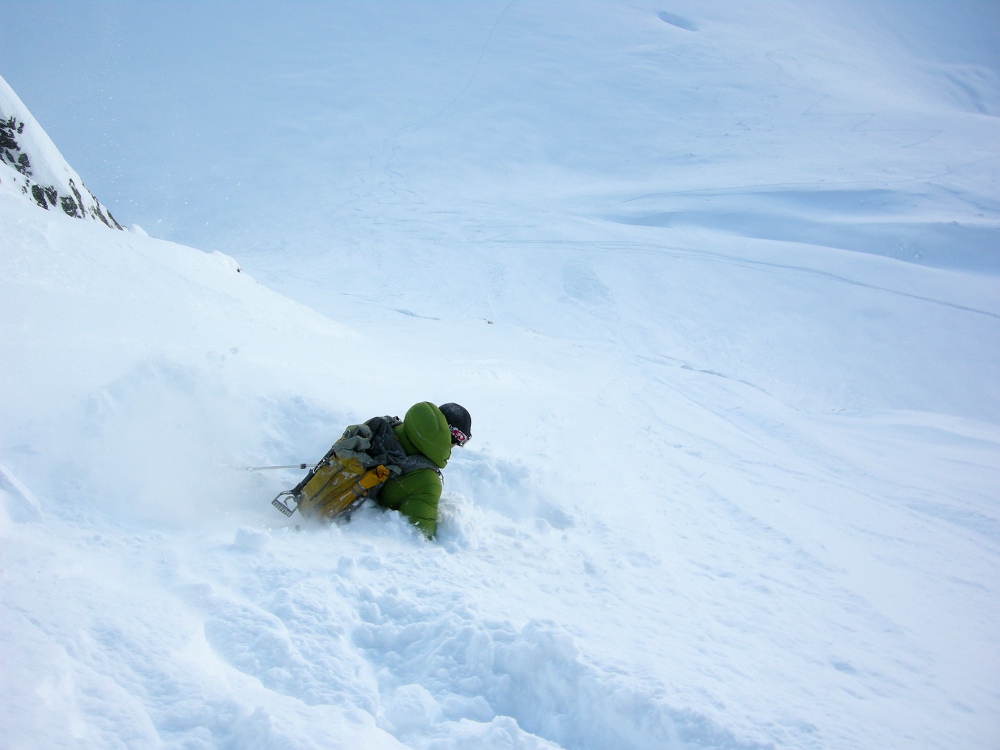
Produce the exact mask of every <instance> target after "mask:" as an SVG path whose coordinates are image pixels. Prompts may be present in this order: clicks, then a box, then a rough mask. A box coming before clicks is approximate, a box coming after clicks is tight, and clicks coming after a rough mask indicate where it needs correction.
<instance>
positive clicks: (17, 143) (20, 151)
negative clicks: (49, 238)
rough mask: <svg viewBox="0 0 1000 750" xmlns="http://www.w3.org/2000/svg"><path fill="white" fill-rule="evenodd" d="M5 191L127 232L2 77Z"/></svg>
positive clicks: (0, 147) (1, 176)
mask: <svg viewBox="0 0 1000 750" xmlns="http://www.w3.org/2000/svg"><path fill="white" fill-rule="evenodd" d="M0 190H7V191H12V192H14V193H20V194H21V195H23V196H26V197H28V198H29V199H30V200H32V201H34V202H35V203H36V204H38V205H39V206H40V207H42V208H44V209H45V210H46V211H48V210H49V209H61V210H62V211H63V212H65V213H66V215H67V216H72V217H73V218H76V219H86V218H91V219H94V220H95V221H100V222H102V223H103V224H105V225H106V226H108V227H112V228H114V229H122V226H121V225H120V224H119V223H118V222H117V221H115V217H114V216H112V215H111V212H110V211H109V210H108V209H107V208H105V207H103V206H101V202H100V201H99V200H97V198H96V197H95V196H94V194H93V193H91V192H90V191H89V190H87V186H86V185H84V184H83V180H82V179H81V178H80V175H78V174H77V173H76V172H75V171H74V170H73V168H72V167H70V166H69V164H67V163H66V160H65V159H64V158H63V155H62V154H61V153H59V149H57V148H56V146H55V144H54V143H53V142H52V139H51V138H49V136H48V135H47V134H46V133H45V131H44V130H42V126H41V125H39V124H38V122H37V121H36V120H35V118H34V117H32V116H31V113H30V112H29V111H28V108H27V107H25V106H24V103H23V102H22V101H21V100H20V98H18V96H17V94H15V93H14V90H13V89H12V88H11V87H10V86H9V85H8V84H7V81H5V80H4V79H3V78H2V77H0Z"/></svg>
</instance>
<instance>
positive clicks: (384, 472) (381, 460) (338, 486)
mask: <svg viewBox="0 0 1000 750" xmlns="http://www.w3.org/2000/svg"><path fill="white" fill-rule="evenodd" d="M398 424H401V421H400V419H399V418H398V417H374V418H373V419H369V420H368V421H367V422H364V423H363V424H358V425H351V426H350V427H348V428H347V429H346V430H344V434H343V435H341V436H340V438H339V439H338V440H337V442H335V443H334V444H333V446H332V447H331V448H330V450H328V451H327V452H326V455H325V456H323V458H322V459H321V460H320V462H319V463H317V464H316V466H314V467H313V468H312V469H311V470H310V471H309V473H308V474H306V476H305V478H304V479H303V480H302V481H301V482H299V483H298V484H297V485H296V486H295V487H293V488H292V489H290V490H285V491H284V492H279V493H278V496H277V497H275V498H274V500H272V501H271V505H273V506H274V507H275V508H277V509H278V510H279V511H280V512H281V513H283V514H284V515H286V516H288V517H291V516H292V514H293V513H295V511H296V510H297V511H299V513H300V514H301V515H302V517H303V518H306V519H309V520H316V521H324V520H325V521H332V520H333V519H335V518H338V517H340V516H345V515H349V514H350V513H351V511H353V510H354V509H355V508H357V507H358V506H359V505H361V504H362V503H363V502H364V501H365V499H366V498H368V497H375V496H376V495H377V494H378V491H379V490H380V489H381V488H382V485H383V484H384V483H385V482H386V480H388V479H389V478H390V477H392V476H399V475H401V474H403V473H408V472H409V471H412V470H414V468H418V466H417V465H415V464H414V462H413V461H412V460H411V459H412V457H410V458H408V457H407V456H406V453H405V452H404V451H403V446H402V445H400V443H399V439H398V438H397V437H396V435H395V433H394V432H393V429H392V428H393V427H395V426H396V425H398Z"/></svg>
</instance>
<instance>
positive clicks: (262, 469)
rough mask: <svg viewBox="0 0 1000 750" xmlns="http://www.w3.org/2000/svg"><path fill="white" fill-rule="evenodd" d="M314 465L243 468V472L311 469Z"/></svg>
mask: <svg viewBox="0 0 1000 750" xmlns="http://www.w3.org/2000/svg"><path fill="white" fill-rule="evenodd" d="M312 468H315V466H314V464H285V465H283V466H244V467H243V471H271V470H272V469H312Z"/></svg>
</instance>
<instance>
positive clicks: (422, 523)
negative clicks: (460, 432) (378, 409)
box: [378, 401, 451, 539]
mask: <svg viewBox="0 0 1000 750" xmlns="http://www.w3.org/2000/svg"><path fill="white" fill-rule="evenodd" d="M394 432H395V433H396V437H397V438H399V442H400V444H401V445H402V446H403V450H404V451H405V452H406V455H407V456H423V457H425V458H427V459H429V460H430V462H431V463H432V464H434V466H436V467H437V468H438V469H443V468H444V467H445V466H446V465H447V464H448V459H449V458H451V429H450V428H449V427H448V420H447V419H445V416H444V414H442V413H441V410H440V409H438V408H437V407H436V406H435V405H434V404H432V403H430V402H429V401H423V402H421V403H419V404H414V405H413V406H411V407H410V409H409V411H407V412H406V416H405V417H404V418H403V423H402V424H400V425H397V426H396V427H395V429H394ZM442 487H443V484H442V481H441V475H440V473H439V472H438V471H436V470H435V469H432V468H419V469H416V470H414V471H410V472H407V473H405V474H403V475H402V476H400V477H393V478H392V479H389V480H388V481H387V482H386V483H385V484H384V485H382V489H381V490H380V491H379V494H378V503H379V505H381V506H383V507H385V508H391V509H392V510H398V511H399V512H400V513H402V514H403V515H404V516H406V517H407V518H409V519H410V521H411V522H412V523H413V524H414V525H416V526H417V527H419V528H420V530H421V531H423V532H424V534H425V535H426V536H427V537H428V538H429V539H432V538H433V537H434V535H435V534H436V533H437V509H438V501H439V500H440V499H441V489H442Z"/></svg>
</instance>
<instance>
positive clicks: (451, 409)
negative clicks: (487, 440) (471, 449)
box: [438, 404, 472, 445]
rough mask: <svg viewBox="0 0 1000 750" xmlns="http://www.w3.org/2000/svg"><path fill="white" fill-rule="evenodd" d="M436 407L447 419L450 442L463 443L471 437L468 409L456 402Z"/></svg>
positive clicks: (470, 417)
mask: <svg viewBox="0 0 1000 750" xmlns="http://www.w3.org/2000/svg"><path fill="white" fill-rule="evenodd" d="M438 408H439V409H440V410H441V413H442V414H444V418H445V419H447V420H448V426H449V427H450V428H451V442H452V443H453V444H454V443H457V444H458V445H464V444H465V441H466V440H468V439H469V438H471V437H472V415H471V414H469V410H468V409H466V408H465V407H464V406H459V405H458V404H441V406H439V407H438ZM456 433H458V434H456Z"/></svg>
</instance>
